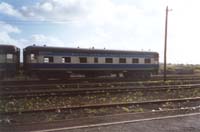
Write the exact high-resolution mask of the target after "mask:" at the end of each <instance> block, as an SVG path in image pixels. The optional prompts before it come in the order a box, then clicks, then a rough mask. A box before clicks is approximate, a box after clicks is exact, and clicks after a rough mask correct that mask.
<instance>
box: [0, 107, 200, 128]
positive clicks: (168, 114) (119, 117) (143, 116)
mask: <svg viewBox="0 0 200 132" xmlns="http://www.w3.org/2000/svg"><path fill="white" fill-rule="evenodd" d="M198 112H199V110H197V109H196V110H194V109H193V108H190V107H188V108H185V109H171V110H162V111H154V112H151V111H150V112H140V113H122V114H114V115H106V116H96V117H85V118H78V119H70V120H58V121H53V122H38V123H27V122H26V123H12V124H1V125H0V130H2V131H9V132H10V131H15V132H27V131H32V132H55V131H70V130H72V131H77V130H80V131H81V130H82V131H83V130H84V129H86V128H92V129H93V130H94V127H106V126H111V127H112V128H113V126H114V125H120V124H128V123H137V122H143V121H151V120H159V119H167V118H172V117H184V116H191V115H194V116H198V115H199V113H198ZM97 129H98V128H97ZM101 130H102V129H101ZM97 131H99V129H98V130H97Z"/></svg>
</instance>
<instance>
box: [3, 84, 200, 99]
mask: <svg viewBox="0 0 200 132" xmlns="http://www.w3.org/2000/svg"><path fill="white" fill-rule="evenodd" d="M35 87H36V88H37V89H35V88H34V87H32V89H29V90H28V89H26V90H17V91H16V90H15V91H14V90H12V91H10V90H7V91H1V92H0V99H6V98H7V99H9V98H32V97H49V96H66V95H85V94H87V95H91V94H103V93H120V92H138V91H140V92H150V91H152V92H155V91H177V90H187V89H199V88H200V84H184V85H165V86H113V85H111V87H92V88H75V89H74V88H59V89H58V88H57V87H56V88H47V87H48V86H44V87H45V88H44V87H42V88H41V90H38V87H37V85H35Z"/></svg>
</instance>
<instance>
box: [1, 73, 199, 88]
mask: <svg viewBox="0 0 200 132" xmlns="http://www.w3.org/2000/svg"><path fill="white" fill-rule="evenodd" d="M162 80H163V75H154V76H152V77H151V78H150V79H135V78H111V77H107V78H68V79H64V80H45V81H44V80H37V79H35V80H0V87H1V86H6V85H24V84H26V85H28V84H58V83H85V82H90V83H94V82H96V83H99V82H113V81H115V82H130V81H162ZM167 80H171V81H173V80H180V81H181V80H182V81H184V80H200V75H168V76H167Z"/></svg>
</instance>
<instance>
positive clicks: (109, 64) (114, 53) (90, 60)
mask: <svg viewBox="0 0 200 132" xmlns="http://www.w3.org/2000/svg"><path fill="white" fill-rule="evenodd" d="M23 54H24V69H25V72H26V74H27V75H29V76H37V77H40V78H65V77H69V76H71V75H72V74H81V75H84V76H86V77H96V76H105V75H111V74H115V75H117V76H119V75H122V76H124V77H149V76H150V74H157V73H158V68H159V64H158V57H159V56H158V53H157V52H143V51H122V50H105V49H82V48H63V47H46V46H28V47H26V48H25V49H24V53H23Z"/></svg>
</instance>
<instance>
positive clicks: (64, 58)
mask: <svg viewBox="0 0 200 132" xmlns="http://www.w3.org/2000/svg"><path fill="white" fill-rule="evenodd" d="M70 62H71V57H62V63H70Z"/></svg>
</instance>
